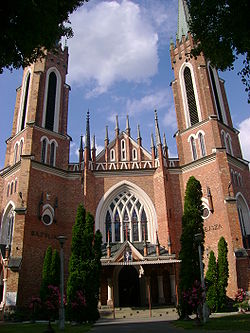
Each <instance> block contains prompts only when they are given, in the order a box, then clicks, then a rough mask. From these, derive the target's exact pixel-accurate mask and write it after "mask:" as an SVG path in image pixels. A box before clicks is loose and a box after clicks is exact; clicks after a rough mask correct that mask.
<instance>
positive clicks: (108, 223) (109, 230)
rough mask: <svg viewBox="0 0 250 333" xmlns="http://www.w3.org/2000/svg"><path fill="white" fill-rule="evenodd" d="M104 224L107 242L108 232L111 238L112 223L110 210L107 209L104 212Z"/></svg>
mask: <svg viewBox="0 0 250 333" xmlns="http://www.w3.org/2000/svg"><path fill="white" fill-rule="evenodd" d="M105 224H106V228H105V229H106V242H108V233H109V239H110V240H112V224H111V216H110V212H109V211H108V212H107V214H106V220H105Z"/></svg>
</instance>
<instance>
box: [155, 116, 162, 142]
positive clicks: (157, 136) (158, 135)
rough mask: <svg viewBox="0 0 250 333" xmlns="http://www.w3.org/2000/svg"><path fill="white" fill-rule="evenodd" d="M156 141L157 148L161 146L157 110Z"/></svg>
mask: <svg viewBox="0 0 250 333" xmlns="http://www.w3.org/2000/svg"><path fill="white" fill-rule="evenodd" d="M155 139H156V145H157V146H158V145H161V136H160V130H159V124H158V117H157V110H155Z"/></svg>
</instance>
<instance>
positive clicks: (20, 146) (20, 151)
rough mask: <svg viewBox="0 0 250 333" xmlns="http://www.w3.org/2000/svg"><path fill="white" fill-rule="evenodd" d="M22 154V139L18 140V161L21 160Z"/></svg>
mask: <svg viewBox="0 0 250 333" xmlns="http://www.w3.org/2000/svg"><path fill="white" fill-rule="evenodd" d="M22 154H23V140H21V141H20V145H19V161H20V160H21V156H22Z"/></svg>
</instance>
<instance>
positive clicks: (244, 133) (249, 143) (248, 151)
mask: <svg viewBox="0 0 250 333" xmlns="http://www.w3.org/2000/svg"><path fill="white" fill-rule="evenodd" d="M239 130H240V142H241V148H242V154H243V158H245V159H246V160H248V161H250V118H247V119H245V120H243V121H242V122H241V123H240V124H239Z"/></svg>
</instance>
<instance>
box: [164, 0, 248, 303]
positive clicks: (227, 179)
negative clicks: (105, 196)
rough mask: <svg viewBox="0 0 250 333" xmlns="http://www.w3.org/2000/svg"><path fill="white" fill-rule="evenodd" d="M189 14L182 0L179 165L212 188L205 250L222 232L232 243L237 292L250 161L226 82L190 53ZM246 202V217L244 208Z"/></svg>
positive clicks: (177, 55)
mask: <svg viewBox="0 0 250 333" xmlns="http://www.w3.org/2000/svg"><path fill="white" fill-rule="evenodd" d="M189 19H190V17H189V13H188V7H187V4H186V1H185V0H179V12H178V32H177V36H176V43H175V44H174V43H173V42H171V45H170V54H171V64H172V68H173V70H174V76H175V79H174V81H173V82H172V89H173V94H174V102H175V109H176V117H177V125H178V130H177V133H176V142H177V149H178V154H179V164H180V167H181V170H182V175H183V184H184V187H185V184H186V182H187V180H188V178H189V177H190V176H191V175H193V176H195V177H196V178H197V179H198V180H199V181H200V182H201V185H202V187H203V188H205V189H206V188H207V187H209V189H210V191H211V194H212V196H213V210H212V208H211V207H209V198H208V197H206V194H205V193H204V194H203V195H204V207H207V208H208V209H207V210H204V212H205V211H206V213H208V215H206V216H204V230H205V234H206V239H205V249H206V251H207V252H208V253H209V251H210V250H214V251H215V252H217V243H218V241H219V238H220V237H221V236H224V237H225V239H226V241H227V242H228V247H229V269H230V275H231V277H232V278H231V279H230V282H229V288H228V292H229V294H230V296H233V294H234V292H235V291H236V290H237V288H238V284H240V285H242V286H243V285H244V281H242V268H241V267H240V265H243V261H244V260H242V261H241V264H239V261H238V262H237V264H236V262H235V261H237V256H238V252H237V251H238V249H244V247H248V246H249V244H247V242H248V237H249V236H247V233H250V232H249V231H250V230H249V231H248V232H246V229H245V227H244V226H245V225H247V224H248V223H250V221H249V213H247V210H248V208H247V203H248V207H249V203H250V198H249V193H248V191H247V188H245V186H244V184H247V183H248V184H249V170H248V163H247V162H246V161H244V160H243V158H242V154H241V149H240V144H239V139H238V134H239V132H238V131H237V130H236V129H235V128H234V127H233V124H232V119H231V115H230V111H229V106H228V102H227V98H226V93H225V89H224V81H223V80H222V79H221V78H220V77H219V76H218V72H217V70H216V68H214V67H212V65H211V64H210V62H209V59H206V58H205V57H204V55H203V54H200V55H199V56H198V57H197V58H196V57H193V56H192V55H191V50H192V47H193V45H194V40H193V37H192V35H191V34H190V32H189V25H188V22H189ZM235 175H240V177H242V179H244V182H243V183H239V182H237V180H236V178H235ZM243 202H244V203H245V204H244V205H243ZM243 206H244V207H243ZM242 207H243V210H244V212H245V213H244V216H245V221H244V218H243V214H241V213H240V211H241V210H242ZM204 214H205V213H204ZM247 215H248V217H247ZM232 235H233V236H232ZM243 253H245V252H244V251H243ZM245 259H246V260H247V258H246V257H245ZM245 263H246V261H245ZM237 265H238V266H237ZM244 287H246V288H247V287H248V286H246V285H245V286H244Z"/></svg>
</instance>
